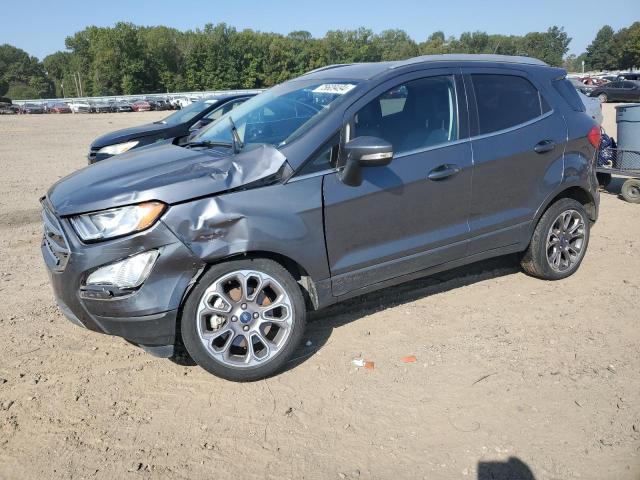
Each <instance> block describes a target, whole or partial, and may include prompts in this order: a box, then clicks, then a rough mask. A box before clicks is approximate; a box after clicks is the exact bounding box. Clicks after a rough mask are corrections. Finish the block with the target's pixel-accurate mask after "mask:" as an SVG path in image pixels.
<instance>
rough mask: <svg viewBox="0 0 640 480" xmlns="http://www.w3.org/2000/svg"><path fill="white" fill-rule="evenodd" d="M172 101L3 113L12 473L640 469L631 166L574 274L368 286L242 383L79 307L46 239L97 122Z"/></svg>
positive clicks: (473, 271)
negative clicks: (359, 363)
mask: <svg viewBox="0 0 640 480" xmlns="http://www.w3.org/2000/svg"><path fill="white" fill-rule="evenodd" d="M605 107H606V109H605V114H606V117H607V122H608V124H610V125H613V121H614V120H612V114H613V109H612V108H611V106H610V105H606V106H605ZM163 115H164V114H163V113H162V112H160V113H155V112H154V113H130V114H103V115H84V116H83V115H60V116H55V115H48V116H45V115H42V116H37V115H34V116H4V117H0V167H1V168H0V300H1V301H0V478H1V479H3V480H4V479H20V480H27V479H57V478H73V479H80V478H100V479H114V478H167V479H194V478H239V479H251V478H268V479H278V480H280V479H289V478H291V479H302V478H305V479H316V478H317V479H333V478H335V479H358V478H361V479H387V478H396V479H405V478H407V479H422V478H427V479H451V478H470V479H482V480H487V479H494V478H495V479H525V480H529V479H532V478H535V479H538V480H541V479H598V480H602V479H640V395H639V394H640V348H639V345H640V329H639V328H638V327H639V321H640V314H639V313H638V312H639V310H638V307H639V305H640V275H639V272H640V205H632V204H629V203H626V202H624V201H623V200H621V199H620V198H618V195H617V192H619V188H620V181H614V183H613V186H612V187H611V192H604V193H603V195H602V203H601V218H600V221H599V222H598V223H597V224H596V226H595V227H594V228H593V230H592V238H591V243H590V245H589V251H588V253H587V255H586V258H585V260H584V263H583V264H582V267H581V269H580V270H579V271H578V272H577V274H576V275H574V276H572V277H571V278H569V279H567V280H564V281H561V282H556V283H550V282H543V281H539V280H536V279H533V278H530V277H527V276H526V275H524V274H523V273H521V272H520V270H519V269H518V266H517V263H516V261H515V260H514V258H512V257H506V258H501V259H497V260H492V261H488V262H483V263H480V264H476V265H474V266H471V267H466V268H462V269H458V270H455V271H453V272H448V273H446V274H440V275H437V276H436V277H435V278H430V279H425V280H421V281H415V282H411V283H409V284H406V285H403V286H402V287H399V288H395V289H392V290H389V291H386V292H383V293H375V294H371V295H368V296H366V297H363V298H358V299H355V300H352V301H350V302H348V303H346V304H344V305H341V306H338V307H333V308H331V309H329V310H327V311H324V312H320V313H317V314H314V315H313V316H312V321H311V323H310V325H309V329H308V332H307V334H306V338H305V340H308V341H309V342H310V343H309V345H308V346H305V347H303V348H302V349H301V350H300V352H299V355H298V357H299V358H297V359H295V360H294V361H292V362H291V363H290V364H289V367H290V368H288V369H287V371H285V372H284V373H282V374H281V375H279V376H277V377H274V378H271V379H269V380H265V381H260V382H256V383H250V384H235V383H230V382H227V381H223V380H220V379H217V378H215V377H213V376H211V375H209V374H207V373H206V372H204V371H203V370H201V369H200V368H198V367H196V366H190V365H179V364H176V363H172V362H171V361H169V360H163V359H157V358H154V357H152V356H150V355H149V354H147V353H145V352H143V351H142V350H140V349H138V348H136V347H134V346H133V345H130V344H128V343H127V342H125V341H123V340H122V339H119V338H116V337H109V336H106V335H100V334H96V333H92V332H89V331H87V330H83V329H81V328H79V327H76V326H74V325H73V324H71V323H70V322H69V321H68V320H66V319H65V318H64V317H63V316H62V314H60V313H59V312H58V310H57V309H56V307H55V305H54V301H53V296H52V293H51V290H50V287H49V285H48V281H47V275H46V272H45V269H44V265H43V262H42V259H41V257H40V250H39V242H40V235H41V226H40V218H39V205H38V197H40V196H41V195H43V194H44V193H45V192H46V189H47V188H48V186H49V185H51V184H52V183H53V182H54V181H55V180H57V179H58V178H60V177H62V176H63V175H65V174H67V173H69V172H71V171H73V170H75V169H77V168H80V167H82V166H84V164H85V162H86V160H85V155H86V153H87V149H88V145H89V143H90V141H91V140H92V139H93V138H95V137H96V136H98V135H99V134H101V133H104V132H107V131H110V130H114V129H116V128H121V127H126V126H130V125H135V124H139V123H143V122H146V121H151V120H156V119H158V118H160V117H162V116H163ZM609 130H610V131H611V128H610V127H609ZM496 194H499V192H496ZM406 355H415V356H416V358H417V362H415V363H403V362H402V360H401V359H402V358H403V357H404V356H406ZM356 357H363V358H365V359H367V360H370V361H373V362H375V368H374V369H373V370H366V369H363V368H356V367H354V366H353V365H352V360H353V359H354V358H356Z"/></svg>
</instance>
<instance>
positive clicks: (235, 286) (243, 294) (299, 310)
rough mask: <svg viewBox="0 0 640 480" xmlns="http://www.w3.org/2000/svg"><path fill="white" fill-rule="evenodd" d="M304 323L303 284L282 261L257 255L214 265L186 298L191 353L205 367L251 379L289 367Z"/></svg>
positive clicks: (186, 333)
mask: <svg viewBox="0 0 640 480" xmlns="http://www.w3.org/2000/svg"><path fill="white" fill-rule="evenodd" d="M243 285H244V287H243ZM272 302H275V303H272ZM277 305H280V306H277ZM227 307H228V308H227ZM305 325H306V307H305V301H304V297H303V295H302V291H301V289H300V286H299V285H298V283H297V282H296V281H295V280H294V278H293V277H292V276H291V274H290V273H289V272H288V271H287V270H286V269H285V268H284V267H282V266H281V265H280V264H278V263H276V262H274V261H272V260H268V259H264V258H256V259H243V260H233V261H229V262H224V263H220V264H217V265H214V266H212V267H211V268H210V269H209V270H208V271H207V272H206V273H205V274H204V275H203V276H202V278H201V279H200V280H199V281H198V283H197V284H196V286H195V287H194V289H193V290H192V291H191V293H190V294H189V297H188V298H187V301H186V302H185V305H184V308H183V311H182V321H181V333H182V341H183V343H184V345H185V347H186V349H187V351H188V352H189V355H191V358H193V360H194V361H195V362H196V363H197V364H198V365H200V366H201V367H202V368H204V369H205V370H207V371H208V372H209V373H212V374H213V375H216V376H218V377H221V378H225V379H227V380H232V381H235V382H249V381H255V380H261V379H263V378H266V377H269V376H271V375H274V374H275V373H277V372H279V371H280V370H281V369H282V368H283V367H284V365H285V364H286V362H287V361H288V360H289V359H290V358H291V355H292V354H293V353H294V351H295V350H296V348H297V347H298V345H299V344H300V342H301V340H302V336H303V334H304V330H305Z"/></svg>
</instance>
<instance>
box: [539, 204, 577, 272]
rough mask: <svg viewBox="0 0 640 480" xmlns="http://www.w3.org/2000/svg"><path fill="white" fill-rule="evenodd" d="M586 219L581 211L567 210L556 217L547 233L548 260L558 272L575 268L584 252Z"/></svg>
mask: <svg viewBox="0 0 640 480" xmlns="http://www.w3.org/2000/svg"><path fill="white" fill-rule="evenodd" d="M584 246H585V221H584V218H583V217H582V215H581V214H580V212H578V211H576V210H566V211H564V212H562V213H561V214H560V215H558V216H557V217H556V219H555V220H554V222H553V223H552V225H551V228H550V229H549V232H548V234H547V262H548V263H549V266H550V267H551V268H552V269H553V270H555V271H556V272H565V271H567V270H569V269H570V268H573V266H574V265H576V264H577V263H578V262H579V261H580V259H581V258H582V255H583V254H584Z"/></svg>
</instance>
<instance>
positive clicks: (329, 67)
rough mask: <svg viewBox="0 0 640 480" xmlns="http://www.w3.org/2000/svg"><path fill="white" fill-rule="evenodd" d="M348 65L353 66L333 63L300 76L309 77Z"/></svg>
mask: <svg viewBox="0 0 640 480" xmlns="http://www.w3.org/2000/svg"><path fill="white" fill-rule="evenodd" d="M349 65H353V63H335V64H333V65H325V66H324V67H320V68H315V69H313V70H309V71H308V72H304V73H303V74H302V76H305V75H310V74H312V73H316V72H322V71H324V70H331V69H333V68H340V67H348V66H349Z"/></svg>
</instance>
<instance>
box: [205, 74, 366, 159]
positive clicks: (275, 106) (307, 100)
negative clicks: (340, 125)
mask: <svg viewBox="0 0 640 480" xmlns="http://www.w3.org/2000/svg"><path fill="white" fill-rule="evenodd" d="M355 86H356V83H355V82H351V81H350V82H331V83H329V82H319V81H318V80H307V81H294V82H288V83H284V84H282V85H278V86H277V87H274V88H272V89H271V90H268V91H266V92H264V93H261V94H260V95H258V96H256V97H253V98H252V99H250V100H248V101H246V102H245V103H243V104H242V105H240V106H239V107H237V108H235V109H233V110H232V111H230V112H229V113H227V114H225V115H223V116H222V117H220V119H219V120H218V121H216V122H214V123H212V124H211V125H210V126H209V127H207V128H205V129H204V130H203V131H202V132H201V133H199V134H198V135H197V136H196V137H195V138H194V139H193V140H194V141H197V142H232V141H233V136H232V133H231V122H230V121H229V118H233V123H234V124H235V126H236V128H237V132H238V136H239V139H240V141H241V142H242V144H244V145H247V144H252V143H267V144H271V145H273V146H276V147H280V146H282V145H284V144H286V143H288V142H290V141H291V140H292V139H293V138H295V137H297V136H298V135H300V134H302V133H303V132H304V131H306V130H307V129H308V128H310V127H311V126H312V125H313V124H315V123H316V122H317V121H319V120H320V119H321V118H322V117H323V116H325V115H326V114H327V113H328V112H329V111H330V110H331V109H333V108H335V107H336V105H338V104H339V103H341V102H342V99H344V98H346V97H347V96H348V95H347V93H348V92H350V91H351V90H352V89H353V88H354V87H355Z"/></svg>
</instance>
